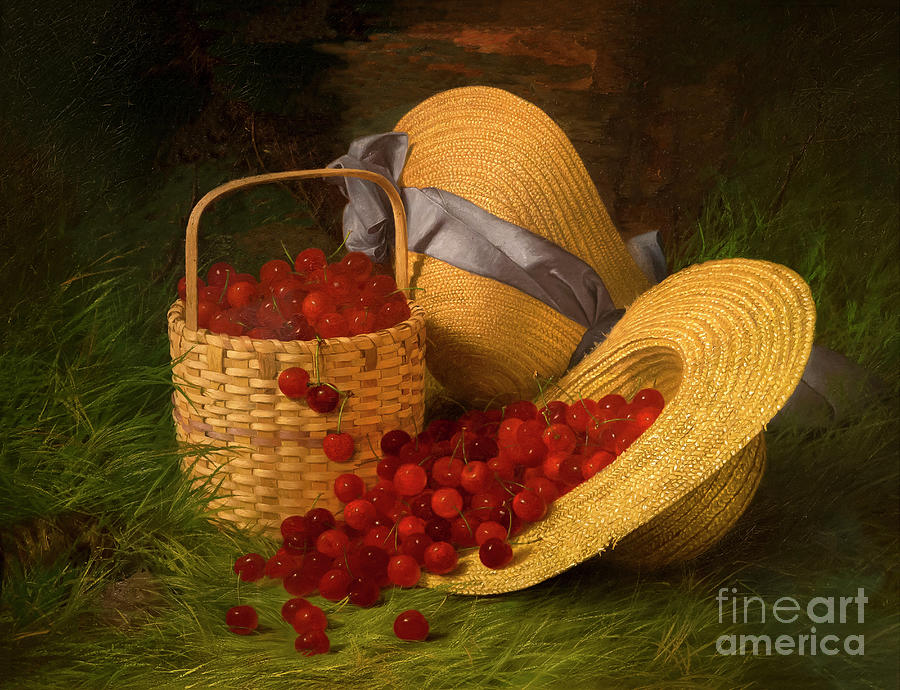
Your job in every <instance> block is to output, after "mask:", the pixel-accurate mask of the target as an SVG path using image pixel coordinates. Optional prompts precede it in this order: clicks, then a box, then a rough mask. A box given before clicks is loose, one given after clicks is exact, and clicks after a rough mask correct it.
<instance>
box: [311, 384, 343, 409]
mask: <svg viewBox="0 0 900 690" xmlns="http://www.w3.org/2000/svg"><path fill="white" fill-rule="evenodd" d="M340 397H341V396H340V394H339V393H338V392H337V389H335V388H334V387H333V386H329V385H328V384H327V383H320V384H317V385H315V386H310V387H309V388H308V389H307V391H306V403H307V405H309V406H310V408H311V409H313V410H315V411H316V412H319V413H321V414H327V413H328V412H333V411H334V409H335V408H336V407H337V406H338V401H339V400H340Z"/></svg>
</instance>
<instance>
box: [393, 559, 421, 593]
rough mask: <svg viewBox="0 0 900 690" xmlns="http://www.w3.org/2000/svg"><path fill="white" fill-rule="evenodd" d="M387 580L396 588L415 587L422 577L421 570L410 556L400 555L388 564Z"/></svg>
mask: <svg viewBox="0 0 900 690" xmlns="http://www.w3.org/2000/svg"><path fill="white" fill-rule="evenodd" d="M387 575H388V579H389V580H390V581H391V584H394V585H397V586H398V587H415V586H416V585H417V584H418V583H419V578H420V577H422V569H421V568H420V567H419V564H418V563H417V562H416V559H415V558H413V557H412V556H407V555H404V554H400V555H399V556H394V557H392V558H391V560H390V561H389V562H388V567H387Z"/></svg>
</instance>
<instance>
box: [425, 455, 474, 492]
mask: <svg viewBox="0 0 900 690" xmlns="http://www.w3.org/2000/svg"><path fill="white" fill-rule="evenodd" d="M482 464H483V463H482ZM463 467H464V465H463V461H462V460H460V459H459V458H452V457H447V456H445V457H443V458H440V459H438V460H436V461H435V463H434V465H432V466H431V476H432V477H433V478H434V480H435V481H436V482H437V483H438V484H440V485H441V486H447V487H451V488H452V487H456V486H459V484H460V476H461V474H462V471H463Z"/></svg>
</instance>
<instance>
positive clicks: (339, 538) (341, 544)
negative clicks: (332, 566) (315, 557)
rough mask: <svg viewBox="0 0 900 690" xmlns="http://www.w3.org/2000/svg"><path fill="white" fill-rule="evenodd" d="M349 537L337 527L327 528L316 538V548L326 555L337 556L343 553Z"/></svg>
mask: <svg viewBox="0 0 900 690" xmlns="http://www.w3.org/2000/svg"><path fill="white" fill-rule="evenodd" d="M349 543H350V537H348V536H347V534H346V533H345V532H343V531H341V530H339V529H327V530H325V531H324V532H322V534H320V535H319V537H318V538H317V539H316V550H317V551H318V552H319V553H323V554H325V555H326V556H331V557H332V558H339V557H341V556H343V555H344V551H345V550H346V548H347V545H348V544H349Z"/></svg>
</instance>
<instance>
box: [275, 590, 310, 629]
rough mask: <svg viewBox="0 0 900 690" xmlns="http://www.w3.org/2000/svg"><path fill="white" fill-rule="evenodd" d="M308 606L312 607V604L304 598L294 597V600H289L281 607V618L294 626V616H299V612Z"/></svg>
mask: <svg viewBox="0 0 900 690" xmlns="http://www.w3.org/2000/svg"><path fill="white" fill-rule="evenodd" d="M307 606H312V604H310V603H309V602H308V601H307V600H306V599H304V598H303V597H294V598H293V599H288V600H287V601H286V602H284V604H283V605H282V607H281V617H282V619H284V620H285V621H286V622H287V623H290V624H291V625H293V624H294V616H296V615H297V611H299V610H300V609H302V608H305V607H307Z"/></svg>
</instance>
